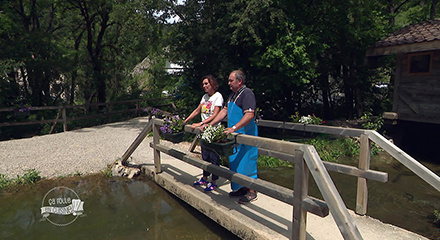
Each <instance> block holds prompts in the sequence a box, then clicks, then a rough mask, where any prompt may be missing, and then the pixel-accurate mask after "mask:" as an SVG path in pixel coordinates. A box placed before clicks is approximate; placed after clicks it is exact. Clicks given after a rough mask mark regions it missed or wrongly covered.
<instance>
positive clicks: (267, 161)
mask: <svg viewBox="0 0 440 240" xmlns="http://www.w3.org/2000/svg"><path fill="white" fill-rule="evenodd" d="M257 164H258V166H260V167H270V168H276V167H292V163H290V162H287V161H284V160H281V159H278V158H274V157H269V156H264V155H258V160H257Z"/></svg>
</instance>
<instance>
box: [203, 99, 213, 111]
mask: <svg viewBox="0 0 440 240" xmlns="http://www.w3.org/2000/svg"><path fill="white" fill-rule="evenodd" d="M211 106H212V101H207V102H204V103H203V106H202V113H205V114H210V113H211Z"/></svg>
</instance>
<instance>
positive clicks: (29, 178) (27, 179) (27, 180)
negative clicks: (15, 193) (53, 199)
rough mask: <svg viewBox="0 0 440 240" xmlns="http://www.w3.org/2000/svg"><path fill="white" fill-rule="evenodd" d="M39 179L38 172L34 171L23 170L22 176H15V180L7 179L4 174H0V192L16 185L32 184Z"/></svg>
mask: <svg viewBox="0 0 440 240" xmlns="http://www.w3.org/2000/svg"><path fill="white" fill-rule="evenodd" d="M40 179H41V176H40V172H38V171H35V169H28V170H25V173H24V174H23V176H19V175H17V177H16V178H12V179H11V178H8V177H7V176H6V175H4V174H0V190H2V189H6V188H10V187H13V186H16V185H22V184H33V183H35V182H37V181H39V180H40Z"/></svg>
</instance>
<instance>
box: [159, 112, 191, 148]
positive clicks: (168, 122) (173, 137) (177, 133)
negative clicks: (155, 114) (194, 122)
mask: <svg viewBox="0 0 440 240" xmlns="http://www.w3.org/2000/svg"><path fill="white" fill-rule="evenodd" d="M160 131H161V132H162V137H163V138H164V139H166V140H168V141H170V142H173V143H179V142H181V141H183V137H184V136H185V132H184V131H183V119H182V118H180V117H179V116H178V115H174V116H172V117H166V118H165V119H164V125H163V126H162V127H160Z"/></svg>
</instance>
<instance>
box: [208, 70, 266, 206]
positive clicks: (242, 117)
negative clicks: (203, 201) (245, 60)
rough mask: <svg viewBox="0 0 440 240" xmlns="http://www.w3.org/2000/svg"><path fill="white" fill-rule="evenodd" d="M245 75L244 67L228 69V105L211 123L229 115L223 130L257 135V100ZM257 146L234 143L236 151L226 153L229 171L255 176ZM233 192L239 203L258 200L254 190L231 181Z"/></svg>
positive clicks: (230, 194)
mask: <svg viewBox="0 0 440 240" xmlns="http://www.w3.org/2000/svg"><path fill="white" fill-rule="evenodd" d="M245 81H246V76H245V75H244V73H243V71H241V70H235V71H233V72H231V74H230V75H229V79H228V85H229V88H230V89H231V90H232V93H231V94H230V95H229V100H228V102H227V105H226V106H225V107H224V108H223V109H222V110H221V111H220V113H219V114H218V115H217V117H216V118H215V119H214V120H213V121H212V122H211V123H210V124H211V125H215V124H216V123H218V122H220V121H221V120H222V119H224V118H225V117H226V116H228V128H226V130H225V133H233V132H236V133H242V134H249V135H253V136H257V135H258V129H257V125H256V123H255V121H254V118H255V110H256V100H255V95H254V93H253V92H252V90H250V89H249V88H247V87H246V85H245ZM257 158H258V148H257V147H252V146H247V145H243V144H240V145H239V146H237V153H236V154H234V155H231V156H229V168H230V169H231V170H232V171H235V172H237V173H240V174H243V175H246V176H248V177H251V178H255V179H256V178H257ZM231 188H232V190H233V191H232V192H230V193H229V196H230V197H239V198H240V199H239V200H238V202H239V203H241V204H244V203H248V202H252V201H255V200H257V192H255V191H254V190H252V189H248V188H246V187H243V186H241V185H239V184H237V183H234V182H231Z"/></svg>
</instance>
